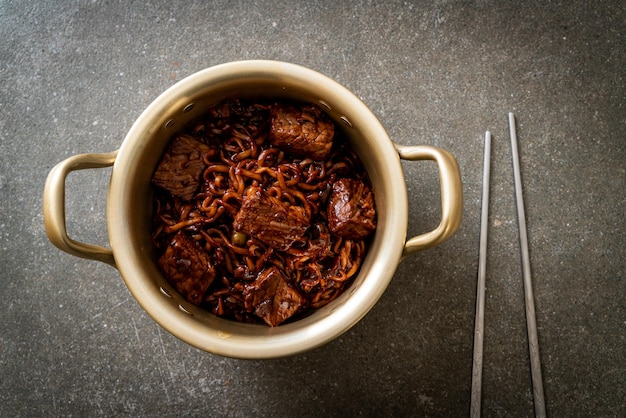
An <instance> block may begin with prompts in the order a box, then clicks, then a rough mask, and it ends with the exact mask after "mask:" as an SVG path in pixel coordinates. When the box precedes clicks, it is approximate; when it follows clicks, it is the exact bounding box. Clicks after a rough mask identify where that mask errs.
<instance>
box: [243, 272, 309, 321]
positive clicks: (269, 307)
mask: <svg viewBox="0 0 626 418" xmlns="http://www.w3.org/2000/svg"><path fill="white" fill-rule="evenodd" d="M243 296H244V299H245V306H246V309H247V310H248V311H250V312H254V313H255V315H257V316H259V317H261V318H262V319H263V320H264V321H265V322H266V323H267V324H268V325H269V326H271V327H275V326H277V325H279V324H281V323H282V322H284V321H285V320H286V319H288V318H290V317H292V316H293V315H295V314H296V313H298V312H300V311H301V310H302V309H303V308H304V307H305V306H306V299H305V298H304V297H303V296H302V295H301V294H300V293H299V292H298V291H297V290H296V289H294V288H292V287H291V286H289V284H288V283H287V280H286V278H285V275H284V274H283V273H282V272H281V271H280V270H279V269H278V268H277V267H275V266H272V267H269V268H268V269H265V270H263V271H262V272H260V273H259V275H258V277H257V278H256V279H255V280H254V281H253V282H252V283H250V284H248V285H246V287H245V288H244V291H243Z"/></svg>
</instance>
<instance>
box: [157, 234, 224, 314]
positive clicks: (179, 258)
mask: <svg viewBox="0 0 626 418" xmlns="http://www.w3.org/2000/svg"><path fill="white" fill-rule="evenodd" d="M158 265H159V267H160V268H161V271H162V272H163V274H164V275H165V278H166V279H167V280H168V282H170V284H171V285H172V286H174V287H175V288H176V290H178V292H180V294H181V295H183V296H184V297H185V299H187V300H188V301H189V302H190V303H193V304H194V305H199V304H200V303H201V302H202V299H203V297H204V294H205V293H206V291H207V289H208V288H209V286H210V285H211V282H212V281H213V279H214V278H215V268H214V267H213V265H212V264H211V261H210V260H209V256H208V255H207V253H205V252H204V251H203V250H202V248H200V246H199V245H198V244H197V243H196V241H194V240H193V238H191V237H189V236H188V235H187V234H186V233H185V232H183V231H180V232H178V233H177V234H176V235H175V236H174V238H173V239H172V241H171V242H170V245H168V246H167V248H166V249H165V252H164V253H163V255H162V256H161V258H159V261H158Z"/></svg>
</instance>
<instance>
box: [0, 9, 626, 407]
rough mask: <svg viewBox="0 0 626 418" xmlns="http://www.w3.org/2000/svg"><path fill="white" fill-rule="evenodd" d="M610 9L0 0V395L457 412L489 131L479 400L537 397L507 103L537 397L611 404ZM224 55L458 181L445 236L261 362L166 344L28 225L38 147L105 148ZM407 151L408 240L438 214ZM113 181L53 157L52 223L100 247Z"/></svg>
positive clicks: (463, 393) (118, 282) (615, 20)
mask: <svg viewBox="0 0 626 418" xmlns="http://www.w3.org/2000/svg"><path fill="white" fill-rule="evenodd" d="M625 22H626V5H625V3H624V2H623V1H598V2H587V1H581V0H573V1H532V2H531V1H526V2H525V1H522V2H520V1H511V0H504V1H472V2H470V1H446V0H438V1H432V2H430V1H396V0H388V1H366V0H362V1H354V2H348V1H341V0H340V1H321V0H312V1H291V0H289V1H288V0H279V1H265V0H258V1H254V2H244V1H238V0H233V1H222V2H217V1H215V2H186V1H180V0H169V1H160V0H154V1H126V2H123V1H116V0H112V1H98V0H93V1H88V0H79V1H72V2H55V1H37V2H25V1H11V0H0V162H1V164H0V295H2V304H1V306H0V415H2V416H7V417H8V416H69V415H74V416H134V417H136V416H157V415H159V416H236V417H248V416H268V417H269V416H272V417H296V416H297V417H318V416H337V417H345V416H372V417H380V416H387V417H391V416H466V415H467V414H468V413H469V405H470V387H471V371H472V352H473V336H474V316H475V303H476V277H477V268H478V242H479V224H480V206H481V187H482V158H483V135H484V133H485V131H487V130H489V131H491V132H492V134H493V146H492V148H493V149H492V160H491V170H492V171H491V174H492V182H491V187H490V191H491V199H490V202H489V208H490V216H489V247H488V262H487V277H486V304H485V345H484V369H483V387H482V412H483V414H484V415H485V416H516V417H520V416H532V415H533V396H532V386H531V378H530V371H529V370H530V369H529V354H528V343H527V337H526V325H525V312H524V299H523V284H522V283H523V282H522V270H521V261H520V248H519V239H518V221H517V215H516V209H515V193H514V183H513V173H512V163H511V148H510V143H509V133H508V121H507V115H508V112H514V113H515V114H516V116H517V121H518V125H517V133H518V141H519V153H520V158H521V171H522V181H523V185H524V198H525V203H526V217H527V225H528V235H529V247H530V261H531V268H532V279H533V286H534V291H535V305H536V317H537V325H538V336H539V344H540V355H541V364H542V371H543V384H544V389H545V400H546V406H547V411H548V414H549V415H553V416H562V417H572V416H625V415H626V299H625V297H626V277H625V273H626V246H625V242H626V240H625V235H624V232H625V226H626V225H625V222H624V215H625V213H626V195H625V190H626V172H625V170H626V23H625ZM243 59H274V60H282V61H288V62H293V63H297V64H301V65H304V66H306V67H309V68H312V69H315V70H317V71H320V72H322V73H324V74H326V75H328V76H330V77H332V78H334V79H335V80H337V81H338V82H340V83H341V84H343V85H345V86H346V87H347V88H349V89H350V90H352V91H353V92H354V93H355V94H357V95H358V96H359V97H360V98H361V99H362V100H363V101H364V102H365V103H366V104H367V105H368V106H369V107H370V108H371V109H372V111H373V112H374V113H375V114H376V115H377V116H378V118H379V119H380V120H381V121H382V122H383V124H384V126H385V127H386V129H387V130H388V132H389V134H390V135H391V137H392V138H393V139H394V141H395V142H397V143H399V144H404V145H417V144H430V145H435V146H438V147H441V148H444V149H447V150H449V151H450V152H452V153H453V154H454V156H455V157H456V158H457V160H458V162H459V165H460V168H461V171H462V178H463V184H464V205H465V209H464V215H463V223H462V225H461V227H460V229H459V230H458V232H457V233H456V235H455V236H454V237H453V238H451V239H450V240H448V241H446V242H445V243H443V244H442V245H440V246H439V247H437V248H435V249H432V250H428V251H423V252H421V253H418V254H415V255H413V256H411V257H408V258H406V259H405V260H404V261H403V262H402V263H401V264H400V265H399V266H398V268H397V271H396V273H395V276H394V279H393V280H392V282H391V284H390V285H389V287H388V288H387V290H386V292H385V293H384V295H383V297H382V298H381V299H380V300H379V301H378V303H377V304H376V305H375V307H374V308H373V309H372V310H371V311H370V312H369V313H368V315H366V316H365V317H364V318H363V319H362V320H361V321H360V322H359V323H358V324H357V325H356V326H354V327H353V328H352V329H351V330H349V331H348V332H347V333H345V334H344V335H342V336H341V337H339V338H337V339H335V340H334V341H332V342H330V343H328V344H326V345H324V346H323V347H321V348H318V349H315V350H312V351H309V352H306V353H304V354H300V355H296V356H293V357H288V358H282V359H275V360H263V361H252V360H238V359H230V358H224V357H220V356H216V355H213V354H209V353H206V352H203V351H200V350H198V349H196V348H193V347H191V346H189V345H187V344H186V343H184V342H182V341H180V340H178V339H177V338H175V337H173V336H172V335H170V334H169V333H168V332H166V331H165V330H163V329H162V328H160V326H159V325H157V324H156V322H154V320H152V319H151V318H150V317H149V316H148V315H147V314H146V313H145V312H144V311H143V310H142V309H141V308H140V306H139V305H138V303H137V302H136V301H135V299H134V298H133V297H132V296H131V294H130V292H129V291H128V289H127V288H126V286H125V284H124V282H123V280H122V278H121V277H120V275H119V273H118V272H117V270H115V269H114V268H112V267H110V266H108V265H105V264H102V263H100V262H97V261H92V260H85V259H79V258H76V257H74V256H71V255H69V254H66V253H64V252H62V251H60V250H59V249H57V248H56V247H54V246H53V245H52V244H51V243H50V242H49V240H48V238H47V236H46V233H45V229H44V227H43V212H42V192H43V187H44V182H45V179H46V176H47V174H48V172H49V171H50V169H51V168H52V167H53V166H54V165H55V164H56V163H58V162H60V161H62V160H64V159H66V158H68V157H70V156H72V155H75V154H79V153H90V152H108V151H112V150H115V149H117V148H119V147H120V145H121V143H122V141H123V139H124V137H125V135H126V133H127V132H128V130H129V129H130V127H131V125H132V124H133V122H134V120H135V119H137V117H138V116H139V115H140V114H141V112H142V111H143V110H144V109H145V108H146V107H147V106H148V105H149V104H150V103H151V102H152V101H153V100H154V99H155V98H156V97H157V96H158V95H159V94H160V93H161V92H163V91H164V90H165V89H167V88H168V87H170V86H171V85H173V84H174V83H175V82H177V81H179V80H181V79H183V78H184V77H186V76H188V75H190V74H193V73H194V72H197V71H199V70H201V69H204V68H207V67H210V66H213V65H216V64H220V63H224V62H229V61H235V60H243ZM403 167H404V169H405V174H406V183H407V188H408V192H409V196H410V203H409V206H410V221H409V226H408V231H407V232H408V235H416V234H418V233H420V232H424V231H427V230H428V229H430V228H432V227H434V226H435V225H436V224H437V222H438V216H439V209H438V205H439V203H438V202H439V189H438V187H439V186H438V180H437V172H436V169H435V167H434V165H432V164H430V163H405V164H404V165H403ZM109 175H110V169H101V170H87V171H81V172H77V173H73V174H71V175H70V176H69V177H68V179H67V184H66V187H67V198H66V201H67V204H66V211H67V218H68V219H67V230H68V232H69V234H70V236H72V237H75V238H76V239H79V240H81V241H84V242H90V243H98V244H101V245H106V243H107V242H108V236H107V229H106V220H105V208H106V192H107V186H108V181H109Z"/></svg>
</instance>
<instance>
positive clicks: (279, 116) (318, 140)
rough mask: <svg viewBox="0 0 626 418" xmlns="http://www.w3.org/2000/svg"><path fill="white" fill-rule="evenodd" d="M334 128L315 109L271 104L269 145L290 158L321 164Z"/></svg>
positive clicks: (329, 146) (325, 116) (308, 106)
mask: <svg viewBox="0 0 626 418" xmlns="http://www.w3.org/2000/svg"><path fill="white" fill-rule="evenodd" d="M334 135H335V124H334V123H333V121H332V120H330V119H329V118H328V116H327V115H326V114H325V113H324V112H323V111H322V109H320V108H319V107H317V106H314V105H306V106H302V107H294V106H291V105H287V104H274V105H273V106H272V109H271V130H270V137H269V141H270V143H271V144H272V145H275V146H277V147H278V148H281V149H282V150H284V151H286V152H289V153H291V154H293V155H296V156H300V157H309V158H312V159H313V160H317V161H320V160H324V159H325V158H326V157H328V155H329V154H330V151H331V148H332V146H333V136H334Z"/></svg>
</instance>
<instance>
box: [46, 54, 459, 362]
mask: <svg viewBox="0 0 626 418" xmlns="http://www.w3.org/2000/svg"><path fill="white" fill-rule="evenodd" d="M235 95H237V96H241V97H247V96H252V97H258V96H269V97H276V98H286V99H295V100H299V101H305V102H311V103H316V104H318V105H319V106H320V107H321V108H322V109H324V110H325V111H326V112H327V113H328V114H329V115H330V116H331V117H332V118H333V119H334V120H335V122H336V123H337V125H338V126H339V127H340V129H342V130H343V131H344V132H345V134H346V136H347V137H348V138H349V140H350V142H351V145H352V147H353V148H354V150H355V151H356V152H357V153H358V155H359V156H360V158H361V159H362V161H363V163H364V165H365V168H366V169H367V171H368V173H369V176H370V178H371V181H372V186H373V188H374V191H375V198H376V207H377V213H378V214H377V216H378V226H377V229H376V232H375V235H374V237H373V240H372V242H371V246H370V248H369V250H368V254H367V257H366V259H365V260H364V262H363V265H362V267H361V271H360V273H359V274H358V276H357V277H356V279H355V281H354V283H353V284H352V285H351V286H350V287H349V288H348V289H347V290H346V291H345V292H344V293H343V294H342V295H341V296H340V297H338V298H337V299H335V300H334V301H333V302H331V303H329V304H328V305H326V306H324V307H323V308H321V309H318V310H317V311H315V312H314V313H312V314H311V315H309V316H307V317H305V318H303V319H300V320H298V321H295V322H292V323H288V324H284V325H281V326H279V327H276V328H270V327H267V326H265V325H252V324H243V323H238V322H233V321H228V320H224V319H220V318H217V317H215V316H213V315H211V314H210V313H208V312H206V311H204V310H202V309H200V308H197V307H195V306H193V305H191V304H189V303H188V302H187V301H185V300H184V299H183V298H182V297H181V296H180V295H179V294H178V293H177V292H176V291H175V290H174V289H173V288H172V287H171V286H170V285H169V284H168V283H167V281H166V280H165V279H164V278H163V277H162V275H161V274H160V272H159V270H158V269H157V267H156V265H155V262H154V259H153V248H152V244H151V243H150V221H151V210H152V208H151V204H150V202H151V187H150V178H151V176H152V173H153V171H154V169H155V167H156V165H157V163H158V161H159V159H160V156H161V154H162V152H163V150H164V149H165V146H166V145H167V143H168V141H169V140H170V139H171V138H172V136H173V135H174V134H175V133H177V132H178V131H180V130H182V129H183V128H184V127H186V126H187V125H188V123H190V122H191V121H193V120H194V119H196V118H197V117H199V116H200V115H201V114H202V112H203V111H205V109H207V108H208V107H209V106H211V105H214V104H216V103H217V102H220V101H221V100H223V99H225V98H227V97H231V96H235ZM400 159H406V160H433V161H435V162H436V163H437V165H438V169H439V175H440V184H441V204H442V211H441V214H442V217H441V222H440V224H439V226H438V227H437V228H436V229H435V230H433V231H431V232H428V233H425V234H423V235H419V236H416V237H412V238H410V239H408V240H407V238H406V231H407V224H408V200H407V188H406V183H405V179H404V173H403V171H402V167H401V163H400ZM111 165H112V166H113V169H112V173H111V179H110V184H109V191H108V197H107V215H106V216H107V223H108V234H109V241H110V249H109V248H105V247H101V246H97V245H91V244H86V243H82V242H78V241H75V240H73V239H71V238H70V237H68V235H67V232H66V228H65V207H64V200H65V178H66V177H67V175H68V174H69V173H70V172H71V171H74V170H82V169H87V168H98V167H108V166H111ZM43 204H44V222H45V227H46V231H47V234H48V237H49V239H50V241H51V242H52V243H53V244H54V245H56V246H57V247H59V248H60V249H62V250H63V251H66V252H68V253H70V254H73V255H75V256H78V257H84V258H89V259H94V260H99V261H103V262H105V263H108V264H110V265H112V266H113V267H115V268H117V269H118V270H119V272H120V274H121V276H122V278H123V279H124V281H125V282H126V285H127V286H128V289H129V290H130V292H131V293H132V295H133V296H134V297H135V299H137V301H138V302H139V304H140V305H141V306H142V307H143V309H145V311H146V312H147V313H148V314H149V315H150V316H151V317H152V318H153V319H154V320H155V321H156V322H157V323H159V324H160V325H161V326H162V327H163V328H165V329H166V330H167V331H169V332H170V333H172V334H173V335H175V336H177V337H178V338H180V339H181V340H183V341H185V342H187V343H189V344H191V345H193V346H195V347H198V348H200V349H202V350H205V351H208V352H211V353H215V354H219V355H223V356H228V357H238V358H256V359H261V358H274V357H282V356H287V355H291V354H295V353H299V352H303V351H305V350H309V349H312V348H314V347H318V346H320V345H322V344H325V343H326V342H328V341H330V340H332V339H334V338H336V337H338V336H339V335H341V334H342V333H344V332H345V331H347V330H348V329H350V327H352V326H353V325H354V324H356V323H357V322H358V321H359V320H360V319H361V318H362V317H363V316H364V315H365V314H366V313H367V312H368V311H369V310H370V309H371V308H372V307H373V306H374V304H375V303H376V302H377V300H378V299H379V298H380V296H381V295H382V293H383V292H384V291H385V289H386V287H387V285H388V284H389V282H390V280H391V278H392V277H393V275H394V272H395V270H396V267H397V266H398V263H399V262H400V260H401V259H402V258H403V257H404V256H406V255H408V254H410V253H413V252H415V251H419V250H423V249H427V248H431V247H434V246H436V245H438V244H439V243H441V242H442V241H444V240H445V239H447V238H449V237H450V236H451V235H453V234H454V233H455V231H456V230H457V228H458V226H459V224H460V222H461V216H462V205H463V196H462V186H461V176H460V173H459V168H458V164H457V162H456V160H455V159H454V157H453V156H452V155H451V154H450V153H448V152H447V151H444V150H441V149H438V148H435V147H432V146H412V147H408V146H400V145H397V144H394V143H393V142H392V141H391V139H390V138H389V135H388V134H387V132H386V131H385V129H384V128H383V126H382V124H381V123H380V121H379V120H378V119H377V118H376V116H374V114H373V113H372V112H371V111H370V109H368V107H367V106H366V105H365V104H364V103H363V102H362V101H361V100H359V98H357V97H356V96H355V95H354V94H353V93H351V92H350V91H349V90H347V89H346V88H345V87H343V86H342V85H340V84H338V83H337V82H336V81H333V80H332V79H330V78H328V77H326V76H324V75H322V74H320V73H318V72H316V71H313V70H310V69H307V68H304V67H301V66H298V65H294V64H288V63H283V62H277V61H241V62H232V63H227V64H222V65H217V66H215V67H211V68H208V69H205V70H203V71H200V72H198V73H195V74H193V75H191V76H189V77H187V78H185V79H184V80H181V81H180V82H178V83H176V84H175V85H174V86H172V87H171V88H169V89H168V90H166V91H165V92H164V93H163V94H161V95H160V96H159V97H158V98H157V99H156V100H154V102H152V103H151V104H150V105H149V106H148V108H147V109H146V110H145V111H144V112H143V113H142V114H141V116H139V118H138V119H137V121H136V122H135V123H134V124H133V126H132V128H131V129H130V131H129V132H128V134H127V136H126V138H125V139H124V142H123V143H122V146H121V147H120V149H119V150H118V151H114V152H111V153H105V154H81V155H76V156H73V157H70V158H68V159H66V160H64V161H62V162H61V163H59V164H58V165H56V166H55V167H54V168H53V169H52V170H51V171H50V173H49V175H48V179H47V181H46V185H45V189H44V201H43Z"/></svg>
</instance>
